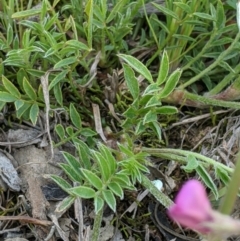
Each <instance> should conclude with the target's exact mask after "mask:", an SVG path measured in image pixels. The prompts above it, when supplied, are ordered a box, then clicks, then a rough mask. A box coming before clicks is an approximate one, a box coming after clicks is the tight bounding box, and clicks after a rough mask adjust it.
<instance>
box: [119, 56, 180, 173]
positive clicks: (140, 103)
mask: <svg viewBox="0 0 240 241" xmlns="http://www.w3.org/2000/svg"><path fill="white" fill-rule="evenodd" d="M119 57H120V58H122V59H123V60H124V61H126V62H127V63H128V64H129V66H128V65H125V64H123V69H124V77H125V80H126V83H127V86H128V88H129V91H130V93H131V94H132V96H133V98H134V102H133V104H132V105H131V106H130V107H129V108H128V109H127V110H126V111H125V112H124V115H125V117H126V120H125V122H124V123H123V125H122V126H123V127H124V128H131V127H132V126H136V127H135V134H136V135H141V134H142V133H143V132H144V131H145V130H146V129H148V128H151V129H152V130H153V131H154V132H155V134H156V136H157V137H158V138H159V140H161V126H160V123H159V122H158V115H159V114H162V115H172V114H176V113H177V112H178V111H177V108H176V107H174V106H161V105H162V103H161V100H162V99H163V98H166V97H167V96H169V95H170V94H171V93H172V92H173V91H174V90H175V88H176V85H177V84H178V81H179V79H180V76H181V73H182V72H181V71H180V70H179V69H177V70H175V71H174V72H172V73H171V74H170V75H169V76H168V74H169V73H168V71H169V62H168V55H167V53H166V52H164V54H163V56H162V60H161V66H160V69H159V73H158V78H157V80H156V82H154V81H153V77H152V76H151V74H150V71H149V70H148V69H147V67H146V66H144V65H143V64H142V63H141V62H140V61H138V60H137V59H136V58H134V57H132V56H127V55H119ZM130 66H131V67H132V68H133V69H134V70H135V71H136V72H137V73H138V74H140V75H142V76H143V77H145V78H146V79H147V80H148V81H149V82H150V84H149V85H148V86H147V88H146V89H145V90H144V92H143V93H141V94H140V91H139V89H140V88H139V83H138V81H137V79H136V77H135V75H134V72H133V70H132V69H131V67H130ZM163 84H164V85H163ZM139 177H140V176H139Z"/></svg>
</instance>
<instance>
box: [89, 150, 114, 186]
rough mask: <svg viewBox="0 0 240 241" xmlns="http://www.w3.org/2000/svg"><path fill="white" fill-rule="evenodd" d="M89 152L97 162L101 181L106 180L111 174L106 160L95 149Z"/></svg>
mask: <svg viewBox="0 0 240 241" xmlns="http://www.w3.org/2000/svg"><path fill="white" fill-rule="evenodd" d="M91 154H92V156H93V157H94V159H95V160H96V161H97V163H98V166H99V171H100V173H101V176H102V179H103V181H104V182H106V181H108V180H109V178H110V175H111V174H110V169H109V166H108V162H107V160H106V159H105V158H104V157H103V156H102V154H101V153H99V152H97V151H94V150H91Z"/></svg>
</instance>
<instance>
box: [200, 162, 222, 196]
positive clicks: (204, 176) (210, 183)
mask: <svg viewBox="0 0 240 241" xmlns="http://www.w3.org/2000/svg"><path fill="white" fill-rule="evenodd" d="M196 171H197V173H198V175H199V176H200V177H201V179H202V180H203V182H204V183H205V185H206V186H207V187H209V188H210V189H211V191H212V192H213V194H214V196H215V199H216V200H218V190H217V187H216V185H215V183H214V181H213V180H212V178H211V176H210V175H209V173H208V172H207V170H206V169H205V168H204V167H203V166H202V165H201V164H198V167H197V168H196Z"/></svg>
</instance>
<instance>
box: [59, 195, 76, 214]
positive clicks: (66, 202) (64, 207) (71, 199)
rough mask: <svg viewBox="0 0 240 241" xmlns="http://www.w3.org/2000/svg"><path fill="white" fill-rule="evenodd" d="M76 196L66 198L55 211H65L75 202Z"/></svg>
mask: <svg viewBox="0 0 240 241" xmlns="http://www.w3.org/2000/svg"><path fill="white" fill-rule="evenodd" d="M75 199H76V198H75V197H74V196H68V197H66V198H64V199H63V200H62V201H61V202H60V203H58V204H57V206H56V209H55V212H56V213H65V212H66V211H67V210H68V209H69V208H70V207H71V206H72V204H73V203H74V201H75Z"/></svg>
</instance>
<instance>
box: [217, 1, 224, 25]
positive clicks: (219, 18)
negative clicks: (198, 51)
mask: <svg viewBox="0 0 240 241" xmlns="http://www.w3.org/2000/svg"><path fill="white" fill-rule="evenodd" d="M225 24H226V13H225V11H224V7H223V3H222V2H221V1H218V2H217V12H216V27H217V29H222V28H224V27H225Z"/></svg>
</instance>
